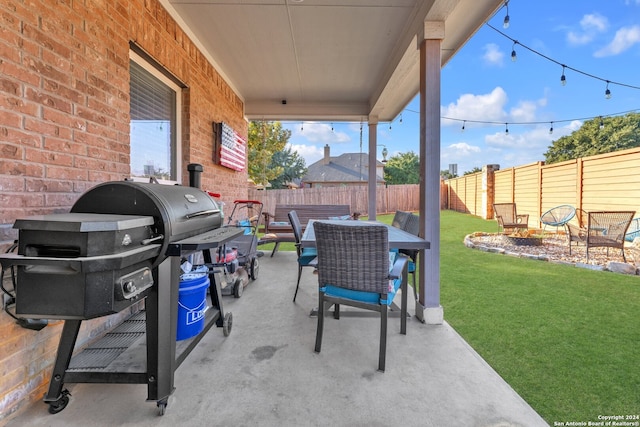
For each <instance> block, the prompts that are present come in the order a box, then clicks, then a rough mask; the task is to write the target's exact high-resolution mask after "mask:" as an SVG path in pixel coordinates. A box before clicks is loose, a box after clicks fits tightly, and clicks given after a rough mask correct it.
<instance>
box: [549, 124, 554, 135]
mask: <svg viewBox="0 0 640 427" xmlns="http://www.w3.org/2000/svg"><path fill="white" fill-rule="evenodd" d="M552 134H553V122H551V127H550V128H549V135H552Z"/></svg>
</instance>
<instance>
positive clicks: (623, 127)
mask: <svg viewBox="0 0 640 427" xmlns="http://www.w3.org/2000/svg"><path fill="white" fill-rule="evenodd" d="M638 146H640V113H629V114H626V115H624V116H617V117H608V118H604V119H600V118H596V119H591V120H588V121H586V122H584V124H583V125H582V126H581V127H580V129H578V130H576V131H574V132H573V133H571V135H567V136H563V137H561V138H558V139H557V140H556V141H554V142H553V144H552V145H551V146H550V147H549V150H548V151H547V152H546V153H544V156H545V163H547V164H550V163H556V162H562V161H565V160H572V159H577V158H579V157H586V156H593V155H596V154H602V153H609V152H612V151H618V150H624V149H627V148H633V147H638Z"/></svg>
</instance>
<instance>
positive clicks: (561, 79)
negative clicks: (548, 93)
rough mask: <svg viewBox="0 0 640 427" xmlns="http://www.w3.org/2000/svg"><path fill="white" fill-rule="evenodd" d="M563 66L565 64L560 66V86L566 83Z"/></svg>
mask: <svg viewBox="0 0 640 427" xmlns="http://www.w3.org/2000/svg"><path fill="white" fill-rule="evenodd" d="M564 68H565V66H564V65H563V66H562V75H561V76H560V84H561V85H562V86H565V85H566V84H567V78H566V77H565V75H564Z"/></svg>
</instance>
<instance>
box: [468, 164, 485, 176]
mask: <svg viewBox="0 0 640 427" xmlns="http://www.w3.org/2000/svg"><path fill="white" fill-rule="evenodd" d="M478 172H482V168H479V167H478V166H475V167H474V168H473V169H471V170H470V171H466V172H465V173H463V175H471V174H472V173H478Z"/></svg>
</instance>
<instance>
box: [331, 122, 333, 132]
mask: <svg viewBox="0 0 640 427" xmlns="http://www.w3.org/2000/svg"><path fill="white" fill-rule="evenodd" d="M331 132H333V123H331Z"/></svg>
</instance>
